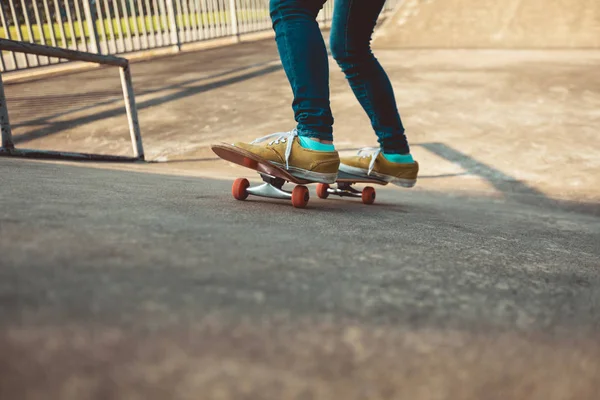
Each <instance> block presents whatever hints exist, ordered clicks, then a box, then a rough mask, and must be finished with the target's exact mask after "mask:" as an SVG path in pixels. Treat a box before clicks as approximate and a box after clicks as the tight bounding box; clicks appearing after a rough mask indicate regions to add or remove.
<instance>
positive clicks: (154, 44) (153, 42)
mask: <svg viewBox="0 0 600 400" xmlns="http://www.w3.org/2000/svg"><path fill="white" fill-rule="evenodd" d="M146 11H147V13H148V16H149V20H150V34H151V35H152V36H151V37H152V47H156V34H155V33H154V18H153V17H152V9H151V8H150V0H146ZM144 25H146V17H144Z"/></svg>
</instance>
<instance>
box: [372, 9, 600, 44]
mask: <svg viewBox="0 0 600 400" xmlns="http://www.w3.org/2000/svg"><path fill="white" fill-rule="evenodd" d="M374 45H375V46H376V47H378V48H487V49H494V48H507V49H508V48H512V49H519V48H523V49H568V48H577V49H586V48H587V49H590V48H591V49H597V48H600V0H405V1H403V2H402V3H401V4H400V5H399V6H398V7H397V9H396V11H395V12H394V15H393V16H392V17H391V18H390V19H389V20H387V21H386V22H385V23H384V24H383V26H382V27H381V28H380V29H379V31H378V32H377V33H376V35H375V37H374Z"/></svg>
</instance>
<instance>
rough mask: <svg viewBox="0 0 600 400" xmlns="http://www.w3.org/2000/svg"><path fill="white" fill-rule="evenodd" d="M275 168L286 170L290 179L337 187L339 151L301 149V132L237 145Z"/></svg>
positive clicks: (268, 136) (276, 135)
mask: <svg viewBox="0 0 600 400" xmlns="http://www.w3.org/2000/svg"><path fill="white" fill-rule="evenodd" d="M233 145H234V146H236V147H240V148H242V149H244V150H247V151H249V152H251V153H253V154H256V155H257V156H259V157H261V158H263V159H265V160H267V161H269V162H271V163H272V164H274V165H276V166H278V167H281V168H284V169H286V170H287V171H288V172H289V173H290V174H291V175H293V176H295V177H297V178H300V179H305V180H308V181H311V182H322V183H334V182H335V180H336V178H337V172H338V167H339V165H340V156H339V154H338V152H337V151H335V150H334V151H316V150H311V149H307V148H304V147H302V145H300V141H299V139H298V132H297V131H296V130H293V131H291V132H281V133H274V134H272V135H267V136H264V137H262V138H258V139H256V140H254V141H253V142H251V143H242V142H238V143H234V144H233Z"/></svg>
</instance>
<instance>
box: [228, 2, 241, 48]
mask: <svg viewBox="0 0 600 400" xmlns="http://www.w3.org/2000/svg"><path fill="white" fill-rule="evenodd" d="M229 15H230V20H231V21H230V23H231V34H232V35H233V36H235V37H236V39H237V41H238V42H239V41H240V33H239V29H238V20H237V6H236V4H235V0H229Z"/></svg>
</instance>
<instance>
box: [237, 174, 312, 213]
mask: <svg viewBox="0 0 600 400" xmlns="http://www.w3.org/2000/svg"><path fill="white" fill-rule="evenodd" d="M260 176H261V178H262V180H263V181H264V183H262V184H260V185H258V186H252V187H251V186H250V182H249V181H248V179H245V178H238V179H236V180H235V181H234V182H233V186H232V187H231V192H232V194H233V197H235V198H236V199H237V200H246V199H247V198H248V196H249V195H253V196H257V197H267V198H271V199H283V200H291V201H292V205H293V206H294V207H296V208H304V207H306V205H307V204H308V200H309V199H310V194H309V191H308V188H307V187H306V186H304V185H296V186H295V187H294V189H293V190H292V191H291V192H288V191H287V190H283V189H282V188H283V185H284V184H285V182H286V181H285V179H282V178H277V177H275V176H271V175H268V174H265V173H260Z"/></svg>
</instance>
